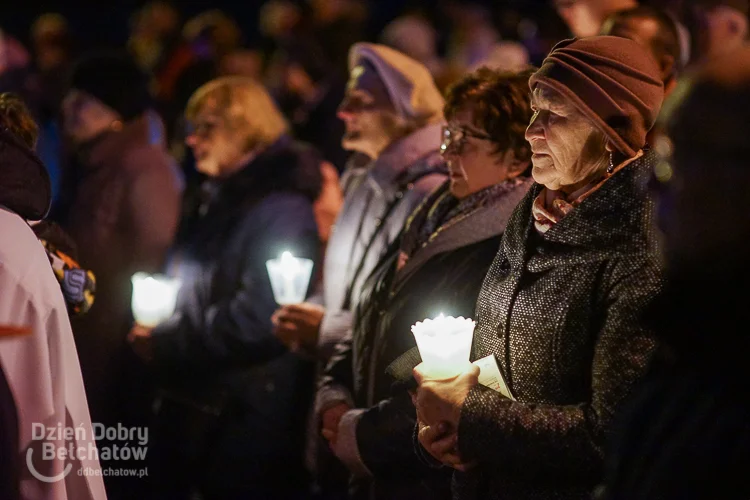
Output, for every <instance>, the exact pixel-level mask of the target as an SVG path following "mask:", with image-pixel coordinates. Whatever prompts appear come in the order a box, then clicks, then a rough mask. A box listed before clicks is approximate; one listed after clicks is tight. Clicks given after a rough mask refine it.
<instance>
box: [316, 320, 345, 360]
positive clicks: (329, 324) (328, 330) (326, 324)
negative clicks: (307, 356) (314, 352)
mask: <svg viewBox="0 0 750 500" xmlns="http://www.w3.org/2000/svg"><path fill="white" fill-rule="evenodd" d="M351 332H352V313H351V311H336V312H330V313H328V312H327V313H326V315H325V316H323V321H321V323H320V335H319V337H318V353H319V355H320V356H321V357H322V358H323V359H324V360H328V359H329V358H330V357H331V355H333V353H334V351H335V348H336V345H337V344H338V343H339V342H342V341H344V340H346V339H347V337H348V336H350V335H351Z"/></svg>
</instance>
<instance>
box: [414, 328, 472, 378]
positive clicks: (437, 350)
mask: <svg viewBox="0 0 750 500" xmlns="http://www.w3.org/2000/svg"><path fill="white" fill-rule="evenodd" d="M474 326H475V323H474V321H473V320H471V319H467V318H463V317H459V318H454V317H452V316H449V317H445V316H443V315H442V314H441V315H440V316H438V317H437V318H435V319H426V320H424V321H420V322H418V323H417V324H415V325H413V326H412V327H411V331H412V333H413V334H414V338H415V339H416V341H417V347H418V348H419V354H420V355H421V356H422V362H423V363H424V365H425V370H426V371H427V373H429V375H430V376H432V377H436V378H441V377H444V378H448V377H453V376H455V375H457V374H459V373H461V371H462V370H464V369H465V368H466V365H468V364H469V359H470V356H471V341H472V338H473V336H474Z"/></svg>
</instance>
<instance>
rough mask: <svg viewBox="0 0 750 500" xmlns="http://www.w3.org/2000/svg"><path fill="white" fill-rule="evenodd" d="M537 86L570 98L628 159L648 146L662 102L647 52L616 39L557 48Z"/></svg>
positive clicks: (659, 83)
mask: <svg viewBox="0 0 750 500" xmlns="http://www.w3.org/2000/svg"><path fill="white" fill-rule="evenodd" d="M539 83H543V84H545V85H547V86H548V87H551V88H552V89H553V90H556V91H557V92H559V93H561V94H562V95H564V96H565V97H567V98H568V99H570V100H571V102H572V103H573V104H574V105H575V106H576V108H578V110H579V111H581V112H582V113H583V114H584V115H586V116H587V117H588V118H589V119H590V120H591V121H592V122H593V123H594V125H595V126H596V127H597V128H598V129H599V130H601V131H602V132H603V133H604V135H605V136H606V137H607V139H609V141H610V142H611V143H612V145H613V146H614V147H615V148H616V149H617V150H618V151H620V152H621V153H623V154H624V155H626V156H627V157H629V158H630V157H633V156H635V155H636V154H637V153H638V150H640V149H641V148H643V146H644V145H645V143H646V134H647V133H648V131H649V130H650V129H651V127H652V126H653V124H654V121H655V120H656V117H657V115H658V114H659V109H660V108H661V104H662V100H663V99H664V85H663V83H662V81H661V77H660V74H659V68H658V66H657V65H656V62H655V61H654V59H653V57H652V56H651V54H649V52H648V50H647V49H646V48H644V47H642V46H641V45H640V44H638V43H637V42H634V41H632V40H629V39H627V38H620V37H615V36H593V37H588V38H582V39H574V40H564V41H562V42H560V43H558V44H557V45H556V46H555V47H554V48H553V49H552V52H550V54H549V55H548V56H547V58H546V59H545V60H544V63H542V67H541V68H540V69H539V71H537V72H536V73H534V75H532V77H531V79H530V80H529V86H530V87H531V90H532V91H533V90H534V88H535V87H536V86H537V84H539Z"/></svg>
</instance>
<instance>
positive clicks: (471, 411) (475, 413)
mask: <svg viewBox="0 0 750 500" xmlns="http://www.w3.org/2000/svg"><path fill="white" fill-rule="evenodd" d="M506 402H507V403H508V404H512V403H513V402H512V401H511V400H510V399H507V398H505V397H504V396H502V395H501V394H500V393H499V392H497V391H494V390H492V389H490V388H488V387H485V386H483V385H476V386H475V387H473V388H472V389H471V390H470V391H469V395H468V396H467V397H466V401H464V404H463V406H462V407H461V417H460V420H459V422H458V448H459V451H460V453H461V456H463V457H469V458H471V459H474V458H477V457H478V456H479V455H480V454H481V453H482V450H484V452H485V453H486V451H487V449H488V447H487V442H488V441H489V440H491V439H492V438H491V437H490V436H491V435H492V433H494V432H496V429H497V425H498V420H499V418H500V415H501V414H502V412H503V409H504V408H507V407H506V406H504V404H505V403H506ZM477 446H478V447H479V448H476V447H477Z"/></svg>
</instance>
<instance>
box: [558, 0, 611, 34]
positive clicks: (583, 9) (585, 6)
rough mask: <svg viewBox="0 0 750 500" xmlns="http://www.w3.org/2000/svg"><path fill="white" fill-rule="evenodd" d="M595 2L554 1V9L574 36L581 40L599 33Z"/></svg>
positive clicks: (580, 0)
mask: <svg viewBox="0 0 750 500" xmlns="http://www.w3.org/2000/svg"><path fill="white" fill-rule="evenodd" d="M602 1H603V0H602ZM593 3H595V0H594V1H592V0H555V9H556V10H557V13H558V15H559V16H560V17H561V18H562V20H563V21H564V22H565V25H566V26H567V27H568V28H569V29H570V32H571V33H573V35H574V36H576V37H579V38H583V37H586V36H594V35H596V34H597V33H599V28H600V27H601V23H602V20H601V19H600V18H599V15H598V12H597V10H598V9H596V7H595V6H594V5H592V4H593Z"/></svg>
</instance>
